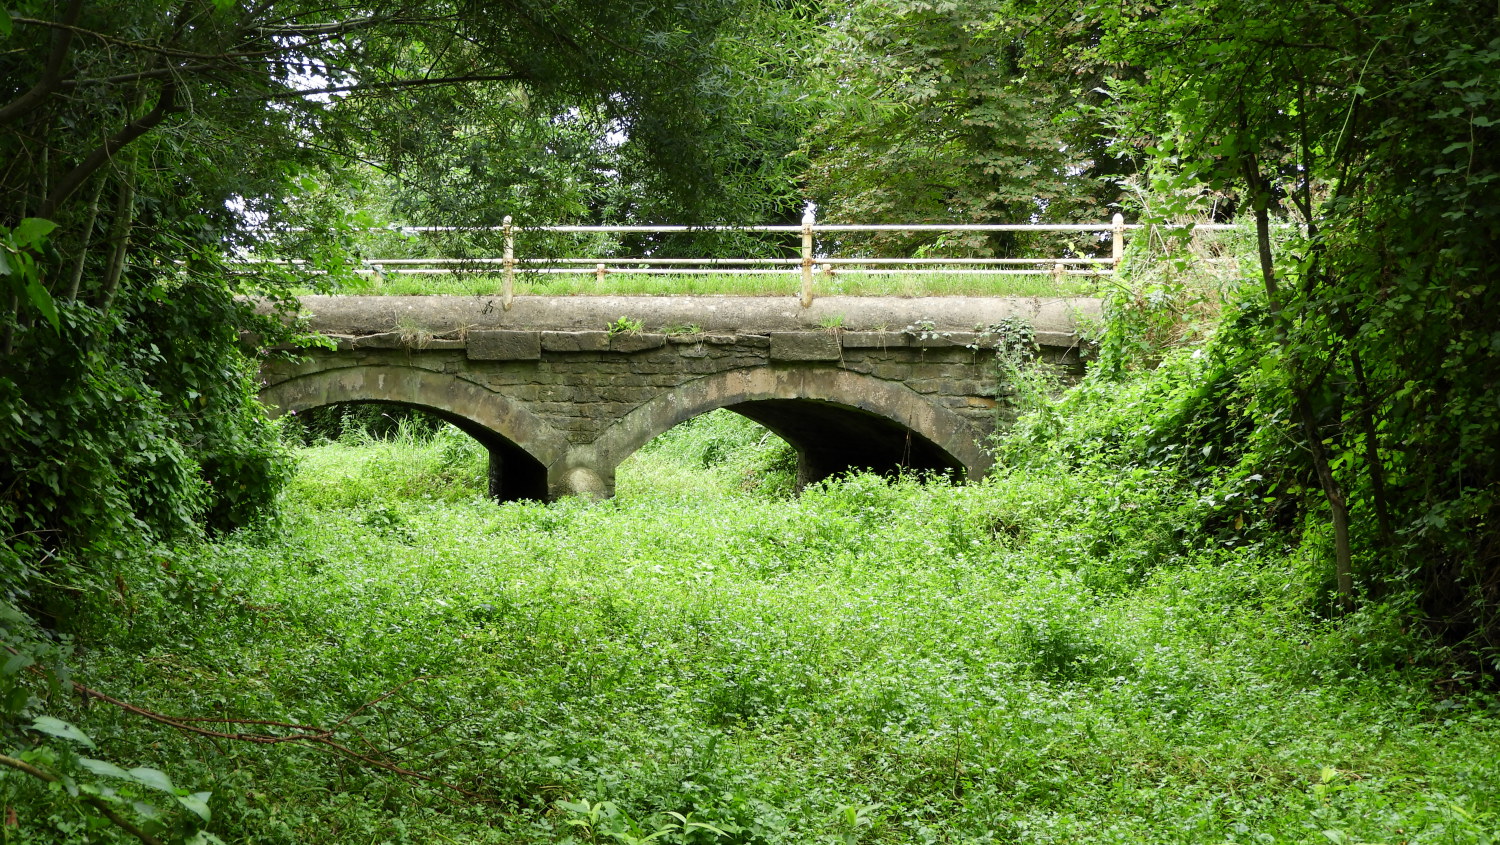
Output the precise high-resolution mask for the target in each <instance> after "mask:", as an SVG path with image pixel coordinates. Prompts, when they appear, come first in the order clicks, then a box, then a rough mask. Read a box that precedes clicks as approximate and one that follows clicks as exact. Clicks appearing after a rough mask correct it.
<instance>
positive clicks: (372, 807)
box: [0, 374, 1500, 845]
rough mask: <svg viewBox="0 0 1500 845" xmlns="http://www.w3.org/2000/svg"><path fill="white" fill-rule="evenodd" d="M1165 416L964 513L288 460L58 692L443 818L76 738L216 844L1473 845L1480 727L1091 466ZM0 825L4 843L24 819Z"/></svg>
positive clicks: (1257, 561) (1495, 739) (206, 759)
mask: <svg viewBox="0 0 1500 845" xmlns="http://www.w3.org/2000/svg"><path fill="white" fill-rule="evenodd" d="M1182 379H1183V383H1187V382H1190V381H1191V377H1190V374H1185V375H1182ZM1153 390H1156V392H1155V393H1153ZM1160 398H1161V393H1160V390H1158V389H1156V388H1152V387H1151V386H1150V385H1149V384H1148V385H1137V386H1133V387H1126V388H1117V387H1106V386H1101V385H1085V387H1084V388H1083V389H1082V392H1081V393H1080V395H1079V396H1076V397H1075V398H1074V399H1073V400H1070V403H1071V404H1069V405H1065V406H1063V407H1060V408H1053V409H1051V410H1050V411H1049V412H1048V413H1046V414H1044V415H1042V416H1040V417H1037V418H1035V419H1034V420H1033V421H1032V422H1031V423H1030V424H1028V425H1023V426H1022V429H1021V431H1020V432H1019V433H1018V434H1017V435H1016V438H1017V439H1016V440H1015V441H1014V443H1013V444H1012V446H1011V447H1009V448H1007V449H1006V450H1005V451H1004V453H1003V455H1004V458H1005V463H1006V464H1007V466H1009V469H1008V470H1005V471H1002V473H1001V475H1000V476H999V477H997V478H995V479H992V480H990V481H987V482H985V483H983V484H979V485H973V486H969V487H952V486H948V485H946V484H936V483H934V484H923V483H921V482H919V481H918V480H914V479H907V480H904V481H901V482H899V483H895V484H892V483H888V482H886V481H884V480H882V479H879V478H874V477H869V476H856V477H852V478H848V479H845V480H842V481H835V482H832V483H828V484H825V485H822V486H818V487H816V488H814V489H811V490H809V491H807V492H806V493H805V494H804V495H802V496H801V497H800V498H792V497H790V496H789V495H788V491H789V488H788V480H789V476H788V474H787V473H788V469H789V462H788V455H787V451H786V447H785V446H784V445H782V444H781V443H780V441H777V440H775V439H774V438H768V437H766V436H765V434H764V432H763V431H761V430H759V429H757V428H755V427H753V426H751V425H749V424H748V423H745V422H744V421H743V420H740V419H739V418H737V417H734V416H732V415H729V414H727V412H721V413H718V414H715V415H710V416H709V417H706V418H702V419H700V420H698V421H696V422H694V423H692V424H689V425H686V426H683V427H679V428H678V429H675V430H673V431H672V432H669V433H668V434H667V435H665V436H663V437H661V438H658V440H657V441H655V442H654V443H653V444H652V445H651V446H650V447H648V449H647V450H646V451H644V452H643V453H641V454H639V455H637V456H636V457H634V458H633V459H632V460H631V461H630V462H629V463H628V464H627V465H626V466H625V467H624V468H623V469H622V472H621V476H620V495H619V497H618V498H616V499H615V500H612V501H609V502H604V503H600V504H595V505H588V504H583V503H580V502H576V501H566V502H561V503H557V504H554V505H550V506H543V505H534V504H511V505H506V506H503V507H497V506H495V505H493V504H491V503H488V502H486V501H484V500H483V498H482V495H481V493H482V474H483V472H484V463H483V455H482V453H481V451H480V450H479V449H478V448H477V447H475V446H474V445H473V444H472V443H471V442H470V441H468V440H467V439H466V438H464V437H463V436H462V435H459V434H457V433H456V432H453V431H451V430H447V431H440V432H439V433H438V434H436V435H433V436H426V435H419V434H416V433H414V430H412V429H398V431H397V434H396V435H395V436H394V437H392V438H390V439H388V440H383V441H371V440H369V439H368V438H361V437H358V436H346V437H345V438H343V439H341V440H339V441H337V442H331V443H324V444H323V445H319V446H315V447H313V448H309V449H305V450H303V451H302V452H301V462H302V467H301V471H300V473H299V475H298V477H297V479H296V482H295V484H294V486H293V488H292V489H291V491H290V492H289V494H288V500H287V503H286V504H287V507H286V516H285V519H284V522H283V524H282V525H280V526H279V527H277V528H274V529H268V530H265V531H262V532H260V533H256V534H250V535H243V536H237V537H233V538H229V539H227V540H224V541H222V542H219V543H216V544H213V545H207V546H201V547H196V548H187V549H178V550H167V549H163V550H159V551H158V552H157V553H156V554H155V555H153V556H151V557H150V558H149V559H146V560H142V561H139V562H135V563H133V564H129V565H127V566H126V567H125V568H124V569H123V570H122V573H121V581H120V584H121V586H120V588H119V590H118V591H117V592H114V593H111V594H109V595H105V594H102V593H101V595H99V596H96V597H94V598H93V599H92V601H93V602H94V603H95V604H96V605H97V612H96V613H94V614H92V615H91V619H92V621H91V622H90V626H91V627H89V629H88V630H87V631H85V632H83V633H82V634H81V636H80V639H79V648H80V660H79V669H80V674H81V676H82V680H84V681H85V682H87V683H90V684H92V685H94V686H97V687H100V688H102V689H104V690H105V691H107V692H109V693H112V694H116V695H119V696H121V697H123V698H125V699H128V700H131V701H134V702H136V703H138V704H144V705H148V706H150V707H153V708H155V709H158V710H162V711H167V712H171V713H177V714H198V715H210V714H216V713H222V714H235V715H240V716H247V717H256V718H263V719H271V720H277V721H286V722H295V723H299V724H310V725H325V726H326V725H332V724H335V723H340V720H343V719H346V718H347V719H348V721H347V722H342V723H340V727H339V730H338V736H339V738H340V739H341V740H342V741H344V742H346V743H348V744H349V745H350V746H352V747H356V748H367V747H368V748H379V749H382V750H383V751H382V754H384V755H387V756H382V757H381V758H380V759H384V760H388V761H391V762H394V763H397V764H399V765H401V766H403V767H409V768H412V769H416V770H420V771H422V772H424V773H426V774H428V775H431V776H434V777H437V778H440V779H441V780H443V781H445V782H447V783H449V784H452V785H454V786H456V787H459V788H461V789H463V790H465V791H466V792H469V793H472V796H473V797H464V796H461V795H458V794H457V793H454V792H452V791H450V790H445V789H444V788H442V787H437V786H434V785H432V784H429V783H423V782H419V781H414V780H410V779H402V778H400V777H395V776H391V775H388V774H383V773H381V772H379V771H378V770H375V769H372V768H371V767H369V766H363V765H356V764H354V763H351V762H349V761H347V760H344V761H340V760H338V759H336V758H334V757H332V756H330V755H327V754H321V753H318V752H317V751H316V750H314V749H309V748H303V747H295V746H279V747H274V748H267V747H264V746H256V745H248V744H243V743H235V742H223V741H220V742H213V741H207V740H198V741H195V740H189V739H185V738H183V737H180V736H178V735H175V734H173V733H171V732H169V731H167V730H165V729H160V730H158V729H154V728H152V727H148V726H145V725H143V724H142V723H141V722H140V721H139V720H136V719H126V718H122V717H121V716H120V714H119V713H118V711H115V710H113V709H111V708H108V707H103V706H98V705H96V706H94V707H93V708H90V709H88V710H78V711H77V712H75V713H74V714H72V715H73V718H74V720H75V721H76V722H77V724H79V725H80V726H82V727H83V728H84V729H85V730H87V731H88V732H89V733H90V734H91V735H92V736H93V737H94V738H95V739H96V740H97V741H99V743H100V745H101V747H102V748H105V749H107V752H108V754H109V755H110V759H114V760H119V761H122V762H126V763H130V764H144V765H152V766H157V767H160V768H162V769H164V770H166V771H168V772H170V773H171V774H172V776H173V778H174V779H175V780H176V782H177V783H179V784H184V785H189V786H191V787H192V788H193V789H202V790H209V791H212V792H213V797H212V799H211V802H210V803H211V806H212V807H213V809H214V812H215V814H216V815H215V816H214V819H215V821H214V822H213V824H212V829H213V830H214V831H216V832H217V833H218V834H219V835H220V836H221V837H223V838H224V839H225V840H226V841H231V842H277V843H298V845H302V844H303V843H335V842H336V843H353V842H359V843H366V842H421V843H428V842H463V843H561V842H619V843H629V842H641V841H646V837H649V836H651V835H653V834H658V833H659V834H661V835H660V836H659V838H657V839H655V840H652V841H656V842H666V843H672V842H678V843H681V842H691V843H709V842H725V843H729V842H734V843H819V842H826V843H893V844H894V843H921V842H946V843H957V842H981V841H997V842H1027V843H1042V842H1058V843H1092V842H1120V843H1144V842H1236V843H1259V842H1273V843H1274V842H1413V843H1415V842H1434V843H1436V842H1442V843H1477V842H1486V841H1491V840H1490V839H1487V838H1486V837H1493V836H1494V833H1495V831H1496V828H1497V825H1500V817H1497V815H1496V812H1497V810H1496V808H1497V807H1500V753H1497V752H1500V719H1497V713H1496V707H1495V702H1494V701H1493V699H1489V698H1486V697H1484V696H1483V695H1479V694H1473V695H1461V694H1454V693H1453V692H1452V691H1453V690H1454V687H1453V686H1452V685H1451V684H1447V683H1445V678H1444V676H1443V675H1442V674H1441V671H1442V670H1441V668H1424V667H1426V666H1438V667H1440V666H1441V663H1439V662H1435V661H1433V660H1429V659H1428V658H1431V657H1433V655H1432V652H1431V647H1430V646H1425V645H1423V644H1422V643H1421V642H1420V641H1417V640H1415V639H1414V638H1412V637H1411V636H1409V635H1407V634H1406V633H1405V632H1404V629H1403V626H1404V623H1403V622H1402V620H1401V618H1400V616H1399V614H1397V613H1396V612H1394V611H1392V610H1388V609H1381V608H1378V607H1376V608H1375V609H1372V610H1368V611H1365V612H1361V613H1358V614H1355V615H1353V616H1350V617H1346V618H1343V619H1339V620H1333V619H1328V618H1324V617H1323V616H1321V615H1320V614H1319V612H1318V609H1319V608H1320V607H1321V603H1322V598H1321V597H1322V595H1323V594H1324V584H1323V579H1324V578H1325V573H1324V572H1323V571H1322V570H1321V567H1320V566H1319V565H1318V564H1317V563H1315V562H1314V561H1315V560H1316V559H1317V557H1316V556H1315V555H1313V554H1311V553H1310V551H1308V550H1306V549H1304V550H1295V549H1287V548H1284V547H1281V546H1279V545H1277V544H1275V543H1274V542H1272V541H1271V540H1269V539H1267V538H1265V537H1260V538H1255V537H1246V538H1242V540H1241V541H1236V542H1229V541H1227V540H1226V539H1225V537H1224V536H1208V535H1205V534H1202V533H1191V532H1192V531H1193V530H1194V529H1193V526H1198V525H1202V524H1204V517H1205V514H1206V513H1208V512H1209V511H1211V509H1212V508H1214V507H1216V505H1215V504H1214V503H1212V502H1205V501H1203V498H1204V497H1203V496H1202V494H1201V491H1198V490H1195V489H1193V488H1192V487H1191V486H1190V485H1189V484H1188V483H1187V482H1186V481H1185V480H1184V478H1182V477H1181V476H1180V475H1178V474H1177V473H1175V472H1174V471H1172V470H1171V469H1170V468H1166V467H1154V468H1152V467H1147V466H1144V465H1137V466H1133V467H1132V466H1129V465H1127V464H1125V463H1123V462H1122V459H1121V457H1120V456H1118V455H1111V454H1110V453H1109V451H1108V447H1107V446H1103V445H1101V444H1106V443H1109V442H1118V440H1119V435H1120V434H1121V432H1122V431H1125V430H1128V429H1129V427H1130V426H1133V425H1140V424H1142V421H1143V419H1144V417H1141V416H1139V414H1140V409H1141V408H1142V407H1147V406H1150V405H1151V404H1152V403H1153V402H1158V401H1160ZM1133 415H1134V416H1133ZM1412 660H1416V662H1415V663H1412V662H1410V661H1412ZM392 690H395V692H394V693H391V694H390V695H389V697H386V698H381V696H383V695H386V694H387V693H390V691H392ZM369 702H378V703H375V704H369ZM350 714H354V715H353V716H352V718H350ZM366 742H368V743H369V746H366V745H365V743H366ZM372 753H373V752H372ZM17 790H21V791H19V792H18V791H17ZM0 797H3V799H4V800H5V801H6V802H8V803H10V804H12V805H15V804H20V805H21V806H23V807H25V808H27V811H26V812H24V813H23V814H22V816H21V818H22V820H23V830H22V831H21V832H20V833H18V835H22V834H24V829H29V828H25V826H27V825H32V824H33V823H34V820H35V818H37V817H38V814H40V816H41V817H45V814H46V813H47V812H48V807H49V806H50V805H49V804H48V800H49V799H48V798H47V797H46V796H45V795H42V794H40V790H36V789H33V787H32V786H31V784H30V783H26V784H16V783H15V782H14V779H11V780H10V781H6V782H3V783H0ZM674 814H675V815H674ZM693 825H708V826H697V827H693ZM684 827H687V828H688V830H687V831H686V833H684V832H683V828H684ZM80 831H82V829H81V828H80ZM101 835H103V834H101V833H99V832H97V831H94V832H89V831H82V832H79V833H77V834H75V835H74V836H73V837H72V839H70V840H69V841H72V842H94V841H100V840H99V839H96V838H91V837H95V836H101ZM21 841H29V840H24V839H23V840H21ZM35 841H43V840H42V839H38V840H35ZM46 841H60V840H46Z"/></svg>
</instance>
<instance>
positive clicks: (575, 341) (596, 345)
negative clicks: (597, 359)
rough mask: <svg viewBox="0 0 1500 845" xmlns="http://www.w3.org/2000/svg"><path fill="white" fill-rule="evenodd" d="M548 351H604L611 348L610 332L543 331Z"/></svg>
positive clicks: (545, 346) (543, 343)
mask: <svg viewBox="0 0 1500 845" xmlns="http://www.w3.org/2000/svg"><path fill="white" fill-rule="evenodd" d="M542 349H543V350H545V351H547V352H603V351H605V350H607V349H609V332H542Z"/></svg>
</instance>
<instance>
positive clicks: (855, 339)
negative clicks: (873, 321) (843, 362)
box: [839, 332, 911, 349]
mask: <svg viewBox="0 0 1500 845" xmlns="http://www.w3.org/2000/svg"><path fill="white" fill-rule="evenodd" d="M839 342H840V343H842V344H843V345H844V348H845V349H889V348H891V347H892V346H909V345H910V343H911V335H908V334H903V333H901V332H840V333H839Z"/></svg>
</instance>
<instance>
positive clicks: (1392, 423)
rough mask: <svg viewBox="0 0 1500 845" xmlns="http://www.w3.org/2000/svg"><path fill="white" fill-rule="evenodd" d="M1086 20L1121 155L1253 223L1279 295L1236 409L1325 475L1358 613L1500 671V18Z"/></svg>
mask: <svg viewBox="0 0 1500 845" xmlns="http://www.w3.org/2000/svg"><path fill="white" fill-rule="evenodd" d="M1086 9H1087V12H1086V15H1085V19H1086V20H1087V21H1088V22H1089V23H1090V25H1091V26H1093V27H1094V28H1095V29H1096V30H1097V31H1098V32H1099V33H1100V37H1099V39H1098V40H1097V41H1096V42H1094V43H1092V44H1088V45H1085V46H1084V47H1082V48H1080V53H1079V55H1080V60H1081V61H1086V62H1090V63H1098V64H1101V65H1104V66H1108V67H1112V68H1116V69H1117V73H1116V74H1115V76H1116V78H1114V79H1112V80H1111V81H1110V82H1109V83H1108V84H1109V87H1110V89H1111V92H1112V95H1113V97H1114V107H1113V115H1114V118H1113V119H1114V123H1115V125H1116V131H1117V138H1118V140H1119V141H1120V142H1121V143H1122V144H1126V145H1131V146H1138V147H1146V148H1150V149H1151V150H1152V152H1153V156H1152V161H1151V166H1152V168H1153V170H1154V172H1155V173H1156V175H1157V176H1158V177H1159V178H1160V179H1161V180H1162V181H1163V183H1165V184H1173V185H1176V186H1180V187H1192V186H1206V187H1208V188H1217V189H1221V190H1227V191H1230V192H1233V193H1234V194H1235V195H1236V196H1237V197H1238V198H1239V204H1240V206H1241V208H1242V209H1243V210H1244V212H1245V213H1247V214H1248V215H1251V216H1253V217H1254V219H1255V222H1256V226H1257V230H1258V240H1259V248H1258V256H1259V269H1258V271H1257V274H1256V275H1257V276H1258V279H1259V285H1260V288H1261V292H1260V294H1259V296H1256V297H1252V298H1251V300H1250V301H1248V302H1245V303H1242V304H1241V305H1240V307H1239V311H1238V313H1237V315H1236V316H1235V319H1234V320H1233V321H1232V322H1231V324H1230V325H1229V326H1228V327H1227V332H1226V335H1225V337H1224V338H1222V341H1223V342H1221V343H1219V344H1218V345H1217V347H1216V349H1217V354H1218V355H1220V356H1222V357H1223V359H1224V368H1223V370H1222V371H1221V372H1222V374H1223V378H1224V379H1225V380H1226V382H1228V383H1232V384H1234V385H1237V387H1235V389H1233V390H1226V391H1225V392H1224V393H1222V394H1221V395H1223V396H1231V397H1234V399H1233V400H1232V402H1233V403H1234V404H1232V405H1231V406H1229V407H1221V408H1219V410H1218V411H1217V412H1218V413H1228V414H1230V415H1234V416H1248V417H1249V418H1250V419H1251V420H1252V421H1253V423H1254V428H1256V429H1257V430H1258V431H1259V432H1260V439H1259V440H1258V441H1257V442H1258V444H1259V445H1258V447H1257V448H1255V449H1252V451H1251V454H1252V455H1253V456H1257V457H1258V459H1259V460H1262V461H1266V462H1268V465H1272V464H1280V465H1285V466H1290V467H1298V466H1301V467H1306V468H1307V476H1306V477H1305V478H1304V480H1305V482H1306V484H1307V486H1309V487H1311V488H1312V489H1314V490H1316V491H1318V498H1319V499H1321V501H1322V503H1323V506H1324V507H1326V508H1327V513H1328V515H1329V519H1330V523H1331V526H1332V532H1331V533H1332V535H1333V546H1334V553H1335V557H1336V560H1337V565H1336V572H1335V575H1334V583H1335V586H1336V589H1337V590H1338V592H1339V594H1340V595H1341V596H1343V599H1344V601H1345V602H1349V601H1352V600H1353V599H1354V598H1355V597H1356V593H1362V594H1364V595H1382V594H1385V595H1392V594H1394V595H1411V596H1414V597H1415V598H1416V600H1417V604H1416V605H1415V607H1413V613H1414V615H1415V616H1416V617H1418V618H1421V619H1425V620H1428V621H1429V622H1431V623H1433V624H1435V625H1437V626H1439V628H1440V629H1441V630H1443V631H1445V632H1446V633H1447V634H1448V635H1449V636H1451V637H1452V638H1453V639H1454V640H1455V641H1464V642H1465V643H1466V644H1467V646H1468V647H1469V648H1471V649H1474V650H1476V651H1477V652H1480V653H1483V652H1487V653H1489V654H1490V655H1491V656H1493V655H1494V654H1496V653H1497V649H1500V531H1497V530H1496V527H1495V521H1496V519H1497V516H1500V514H1497V507H1500V475H1497V467H1500V415H1497V414H1496V413H1495V411H1496V408H1497V406H1496V401H1497V398H1500V317H1497V311H1496V309H1495V307H1494V305H1495V303H1496V302H1497V299H1496V288H1495V283H1494V280H1493V278H1492V277H1493V275H1494V269H1493V268H1494V267H1495V266H1496V263H1497V261H1500V169H1497V167H1496V161H1495V157H1494V150H1496V149H1500V138H1497V137H1496V125H1497V123H1500V115H1497V112H1496V104H1497V103H1500V18H1497V17H1496V15H1495V14H1494V9H1487V8H1481V7H1480V6H1477V5H1474V4H1464V3H1446V2H1428V0H1419V1H1417V2H1389V1H1388V0H1365V1H1364V2H1342V0H1314V1H1313V2H1295V3H1294V2H1288V0H1215V2H1211V3H1179V4H1167V5H1160V4H1153V3H1133V2H1128V3H1113V2H1110V3H1091V4H1089V5H1088V6H1087V7H1086ZM1277 219H1280V220H1284V221H1291V222H1294V223H1296V224H1297V226H1296V227H1295V230H1294V231H1295V234H1291V233H1288V231H1287V230H1285V229H1282V230H1279V231H1278V230H1277V229H1276V228H1274V227H1273V223H1274V222H1275V221H1276V220H1277ZM1245 401H1249V402H1250V403H1251V404H1250V407H1249V408H1248V410H1247V409H1246V408H1245V407H1243V406H1238V407H1237V405H1238V403H1240V402H1245ZM1209 404H1212V403H1209ZM1283 492H1284V491H1283Z"/></svg>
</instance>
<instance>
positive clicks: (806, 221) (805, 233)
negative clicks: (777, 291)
mask: <svg viewBox="0 0 1500 845" xmlns="http://www.w3.org/2000/svg"><path fill="white" fill-rule="evenodd" d="M813 222H814V219H813V213H812V209H808V211H807V213H806V214H804V215H802V307H803V308H807V307H809V306H811V305H812V301H813V271H812V268H813Z"/></svg>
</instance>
